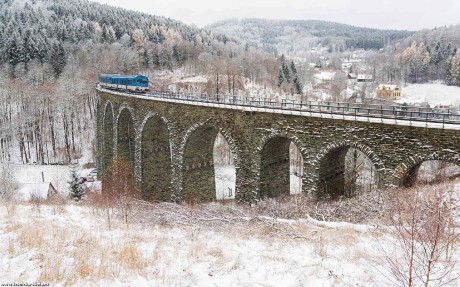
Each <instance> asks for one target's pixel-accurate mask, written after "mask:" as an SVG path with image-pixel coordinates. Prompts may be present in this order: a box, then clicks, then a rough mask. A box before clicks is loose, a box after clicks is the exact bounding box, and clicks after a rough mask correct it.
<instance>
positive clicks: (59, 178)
mask: <svg viewBox="0 0 460 287" xmlns="http://www.w3.org/2000/svg"><path fill="white" fill-rule="evenodd" d="M11 169H12V174H13V176H14V179H15V180H16V182H17V183H18V184H19V185H20V184H21V183H40V182H51V183H52V184H53V186H54V188H56V190H57V191H58V192H61V193H65V192H67V191H68V189H69V184H68V181H69V180H70V168H69V167H68V166H66V165H33V164H30V165H29V164H13V165H11Z"/></svg>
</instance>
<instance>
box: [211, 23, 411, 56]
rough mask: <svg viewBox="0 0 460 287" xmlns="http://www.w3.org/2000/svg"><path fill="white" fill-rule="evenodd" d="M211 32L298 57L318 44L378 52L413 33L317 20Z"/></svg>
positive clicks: (224, 26) (221, 26) (226, 26)
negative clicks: (375, 50)
mask: <svg viewBox="0 0 460 287" xmlns="http://www.w3.org/2000/svg"><path fill="white" fill-rule="evenodd" d="M206 28H208V29H210V30H211V31H213V32H214V33H221V34H225V35H227V36H229V37H232V38H235V39H238V40H241V41H244V42H247V43H248V44H251V45H255V46H258V47H263V48H264V49H265V50H269V51H274V50H276V51H278V52H279V53H283V54H288V55H290V56H301V54H302V51H305V50H306V49H309V48H312V47H316V46H318V45H319V44H321V46H323V47H328V49H329V50H331V51H332V50H337V51H343V50H346V49H349V48H361V49H380V48H383V47H384V46H385V45H386V44H388V43H389V42H391V41H393V40H398V39H403V38H406V37H408V36H410V35H412V34H413V33H414V32H411V31H397V30H378V29H370V28H362V27H355V26H351V25H346V24H340V23H334V22H327V21H318V20H267V19H242V20H237V19H232V20H226V21H221V22H217V23H214V24H211V25H209V26H207V27H206Z"/></svg>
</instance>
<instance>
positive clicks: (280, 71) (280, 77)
mask: <svg viewBox="0 0 460 287" xmlns="http://www.w3.org/2000/svg"><path fill="white" fill-rule="evenodd" d="M284 81H285V78H284V73H283V68H282V67H279V71H278V87H281V85H282V84H283V83H284Z"/></svg>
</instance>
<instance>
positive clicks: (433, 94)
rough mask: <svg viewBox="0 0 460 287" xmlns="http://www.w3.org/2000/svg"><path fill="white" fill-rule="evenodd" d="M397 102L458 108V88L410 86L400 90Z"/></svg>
mask: <svg viewBox="0 0 460 287" xmlns="http://www.w3.org/2000/svg"><path fill="white" fill-rule="evenodd" d="M397 102H398V103H401V104H402V103H408V104H419V103H429V104H430V105H431V106H437V105H455V106H460V87H454V86H446V85H443V84H412V85H408V86H407V87H403V88H402V94H401V99H400V100H398V101H397Z"/></svg>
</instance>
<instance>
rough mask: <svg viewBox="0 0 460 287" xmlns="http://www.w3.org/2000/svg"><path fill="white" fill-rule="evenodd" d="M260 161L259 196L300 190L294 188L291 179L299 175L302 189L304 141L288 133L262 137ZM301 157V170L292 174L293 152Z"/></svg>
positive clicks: (272, 195) (275, 195) (285, 193)
mask: <svg viewBox="0 0 460 287" xmlns="http://www.w3.org/2000/svg"><path fill="white" fill-rule="evenodd" d="M258 150H259V155H260V158H259V159H258V162H259V163H260V168H259V170H260V178H259V181H260V183H259V193H258V197H259V198H264V197H269V198H273V197H278V196H280V195H289V194H294V193H298V192H294V191H293V190H292V184H291V180H292V179H293V178H294V177H297V178H298V179H299V180H298V181H299V183H297V185H300V186H298V189H300V190H299V191H301V189H302V183H301V181H302V177H303V163H304V162H305V156H304V155H303V153H302V150H305V148H304V147H303V145H302V143H301V142H299V141H298V140H297V139H296V138H295V137H292V136H290V135H288V134H286V133H274V134H270V135H268V136H265V137H264V138H262V140H261V143H260V144H259V148H258ZM293 152H294V153H295V155H296V156H298V157H299V161H300V164H299V163H298V164H299V167H300V168H299V170H300V171H299V172H296V173H295V174H291V171H292V168H291V167H292V166H291V165H292V162H291V158H292V156H291V155H292V153H293Z"/></svg>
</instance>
